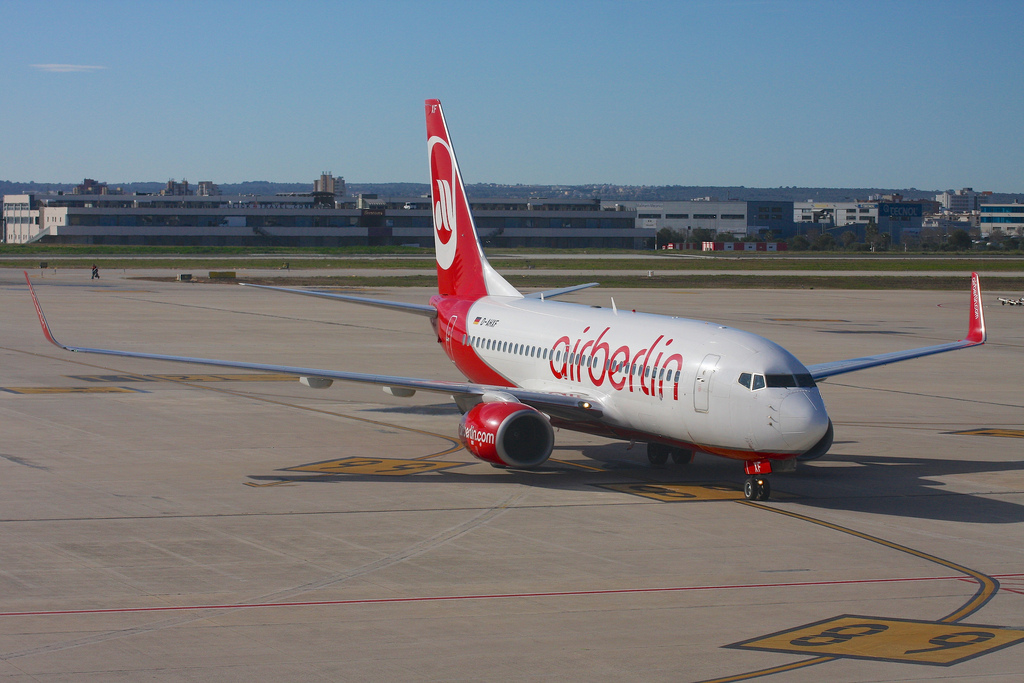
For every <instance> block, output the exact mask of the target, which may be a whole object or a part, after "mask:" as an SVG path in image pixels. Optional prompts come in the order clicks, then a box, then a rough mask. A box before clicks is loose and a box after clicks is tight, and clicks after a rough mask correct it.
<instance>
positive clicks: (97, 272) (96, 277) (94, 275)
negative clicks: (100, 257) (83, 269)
mask: <svg viewBox="0 0 1024 683" xmlns="http://www.w3.org/2000/svg"><path fill="white" fill-rule="evenodd" d="M89 279H90V280H99V279H100V269H99V268H97V267H96V264H95V263H94V264H92V277H91V278H89Z"/></svg>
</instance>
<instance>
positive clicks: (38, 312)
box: [22, 270, 66, 349]
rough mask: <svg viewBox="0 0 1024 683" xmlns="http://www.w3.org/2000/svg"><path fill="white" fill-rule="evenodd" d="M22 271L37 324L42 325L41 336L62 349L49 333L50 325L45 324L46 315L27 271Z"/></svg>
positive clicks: (62, 346)
mask: <svg viewBox="0 0 1024 683" xmlns="http://www.w3.org/2000/svg"><path fill="white" fill-rule="evenodd" d="M22 272H24V273H25V282H26V283H28V291H29V294H31V295H32V303H33V304H35V307H36V315H38V316H39V324H40V325H42V326H43V336H44V337H46V340H47V341H49V342H50V343H51V344H53V345H54V346H59V347H60V348H62V349H63V348H66V347H65V346H64V345H63V344H61V343H60V342H58V341H57V340H56V339H54V338H53V335H52V334H50V326H49V325H47V324H46V316H45V315H43V309H42V307H40V306H39V299H37V298H36V290H35V288H33V287H32V280H31V278H29V276H28V271H27V270H26V271H22Z"/></svg>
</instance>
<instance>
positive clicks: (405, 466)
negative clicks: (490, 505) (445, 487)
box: [285, 458, 465, 476]
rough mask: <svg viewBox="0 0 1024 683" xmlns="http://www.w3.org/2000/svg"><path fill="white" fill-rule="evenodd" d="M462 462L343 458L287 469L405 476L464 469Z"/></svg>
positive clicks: (290, 470)
mask: <svg viewBox="0 0 1024 683" xmlns="http://www.w3.org/2000/svg"><path fill="white" fill-rule="evenodd" d="M464 464H465V463H461V462H435V461H426V460H397V459H390V458H342V459H341V460H328V461H326V462H316V463H313V464H311V465H299V466H298V467H287V468H285V471H286V472H318V473H320V474H377V475H387V476H404V475H408V474H420V473H422V472H434V471H437V470H445V469H449V468H451V467H462V466H463V465H464Z"/></svg>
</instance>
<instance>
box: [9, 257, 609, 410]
mask: <svg viewBox="0 0 1024 683" xmlns="http://www.w3.org/2000/svg"><path fill="white" fill-rule="evenodd" d="M25 282H27V283H28V289H29V292H30V293H31V295H32V303H33V304H34V305H35V307H36V315H38V316H39V324H40V325H42V327H43V336H45V337H46V339H47V341H49V342H50V343H51V344H53V345H54V346H57V347H60V348H62V349H64V350H65V351H71V352H73V353H95V354H101V355H106V356H120V357H122V358H144V359H148V360H160V361H170V362H174V363H191V364H194V365H212V366H216V367H222V368H237V369H241V370H257V371H260V372H273V373H279V374H288V375H295V376H296V377H310V378H316V379H326V380H341V381H345V382H360V383H363V384H376V385H379V386H383V387H398V388H402V389H411V390H413V391H429V392H433V393H440V394H448V395H452V396H458V395H461V396H475V397H481V398H483V399H485V400H486V399H487V397H488V395H490V396H492V397H496V398H498V400H507V398H505V397H508V396H511V397H512V398H514V399H516V400H517V401H519V402H521V403H524V404H526V405H528V406H531V407H533V408H536V409H537V410H540V411H542V412H545V413H548V414H549V415H554V416H556V417H562V418H565V419H570V420H584V421H593V422H598V421H600V419H601V416H602V415H603V411H602V407H601V404H600V402H599V401H597V400H596V399H594V398H592V397H588V396H585V395H582V394H559V393H548V392H540V391H527V390H525V389H520V388H518V387H503V386H495V385H489V384H475V383H472V382H450V381H445V380H430V379H419V378H416V377H400V376H397V375H376V374H371V373H364V372H345V371H340V370H324V369H320V368H302V367H295V366H291V365H270V364H267V363H247V362H244V361H233V360H218V359H215V358H194V357H191V356H171V355H164V354H159V353H141V352H138V351H119V350H116V349H93V348H87V347H83V346H69V345H67V344H62V343H61V342H59V341H57V339H56V338H55V337H54V336H53V332H52V331H51V330H50V326H49V324H48V323H47V322H46V316H45V315H43V309H42V306H40V304H39V299H38V298H37V297H36V292H35V288H34V287H33V286H32V280H31V279H30V278H29V276H28V273H27V272H26V273H25ZM271 289H275V288H271ZM286 291H287V290H286ZM291 291H296V292H300V293H308V294H312V293H313V292H302V290H291ZM328 296H330V295H328ZM401 305H405V304H401ZM431 310H434V309H433V308H431Z"/></svg>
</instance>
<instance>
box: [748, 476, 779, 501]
mask: <svg viewBox="0 0 1024 683" xmlns="http://www.w3.org/2000/svg"><path fill="white" fill-rule="evenodd" d="M743 495H744V496H745V497H746V499H747V500H768V498H770V497H771V495H772V485H771V484H770V483H769V482H768V477H762V476H754V477H747V480H746V481H745V482H743Z"/></svg>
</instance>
